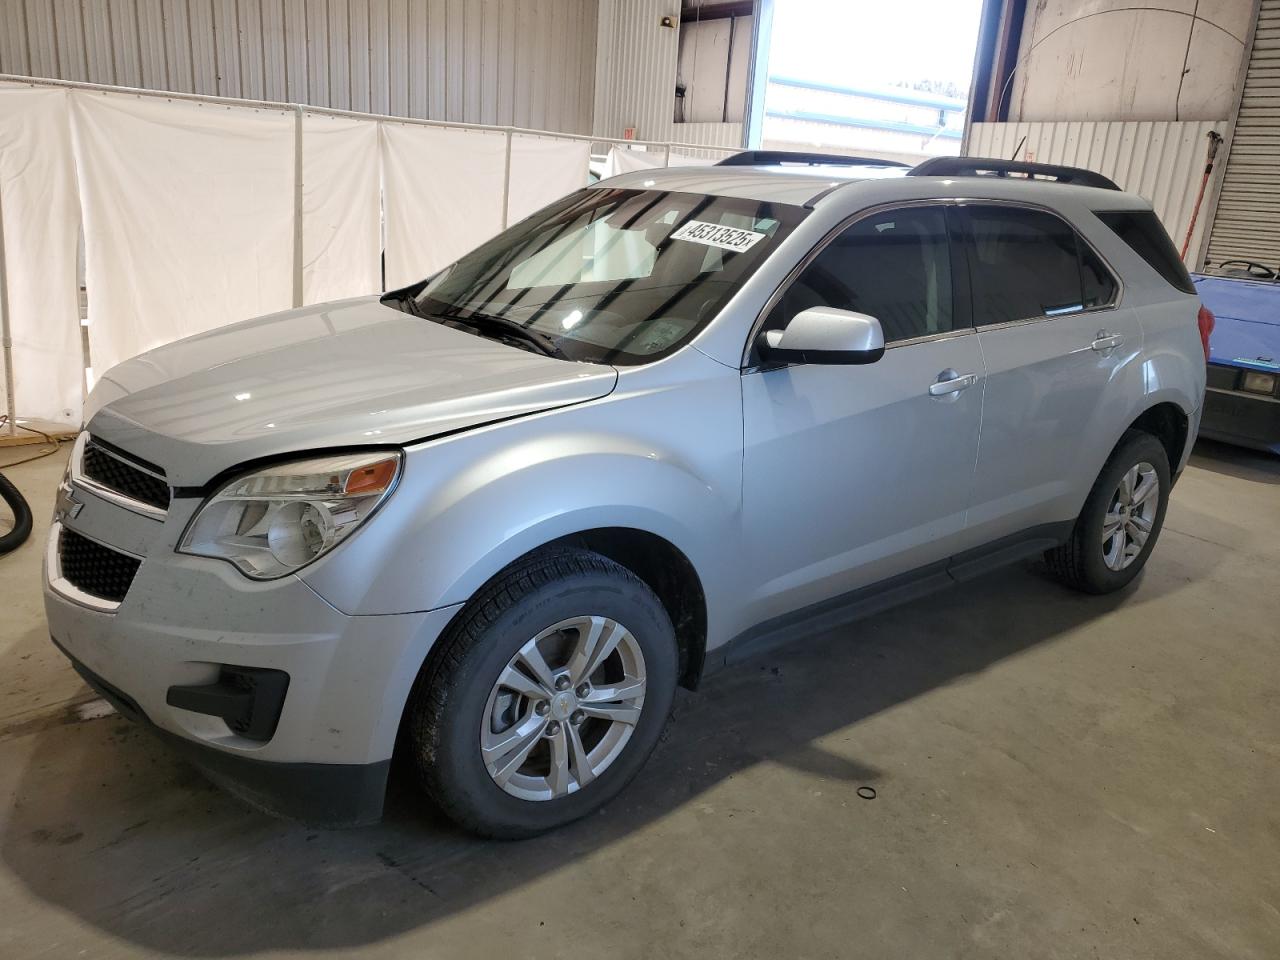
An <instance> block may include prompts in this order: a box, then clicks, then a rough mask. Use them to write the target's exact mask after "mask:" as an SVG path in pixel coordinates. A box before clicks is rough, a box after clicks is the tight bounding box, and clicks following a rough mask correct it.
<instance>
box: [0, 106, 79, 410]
mask: <svg viewBox="0 0 1280 960" xmlns="http://www.w3.org/2000/svg"><path fill="white" fill-rule="evenodd" d="M68 109H69V107H68V92H67V91H66V90H57V89H47V88H37V89H33V88H31V87H28V86H25V85H17V84H12V85H11V84H0V219H2V220H3V229H4V250H5V266H6V269H5V276H6V280H7V297H6V298H5V299H6V300H7V305H6V304H0V309H7V311H8V319H9V328H10V336H11V337H12V339H13V379H14V393H15V400H16V406H17V409H18V411H19V412H20V413H21V414H22V415H23V416H24V417H34V418H38V419H41V420H52V421H54V422H57V423H70V424H78V423H79V422H80V403H81V392H82V388H81V384H82V379H83V376H84V373H83V370H84V364H83V362H82V359H81V349H80V308H79V294H78V291H77V288H76V245H77V242H78V237H79V230H80V222H79V216H80V212H79V209H78V205H77V201H76V184H75V172H74V167H73V165H72V160H71V142H70V132H69V126H68V122H67V115H68ZM3 378H4V365H3V363H0V381H3ZM3 397H4V385H3V383H2V382H0V412H3Z"/></svg>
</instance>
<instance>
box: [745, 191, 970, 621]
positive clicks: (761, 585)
mask: <svg viewBox="0 0 1280 960" xmlns="http://www.w3.org/2000/svg"><path fill="white" fill-rule="evenodd" d="M952 260H953V254H952V244H951V243H950V242H949V238H948V229H947V218H946V216H945V207H943V206H941V205H925V206H909V207H904V208H901V209H897V210H890V211H884V212H878V213H875V214H871V215H868V216H867V217H865V218H863V219H861V220H858V221H857V222H855V223H854V224H853V225H852V226H850V227H848V228H847V229H846V230H845V231H843V232H842V233H841V234H840V235H839V236H837V237H836V238H835V239H834V240H833V241H832V242H831V243H830V244H828V245H827V246H826V247H825V248H824V249H823V250H822V252H821V253H819V254H818V255H817V257H816V258H815V259H814V260H813V261H812V262H811V263H810V264H809V265H808V266H807V267H806V268H805V269H804V271H803V272H802V273H801V274H800V275H799V276H798V277H797V278H796V279H795V281H794V282H793V283H792V284H791V285H790V287H788V289H787V290H786V291H785V293H784V294H783V296H782V297H781V299H780V300H779V301H778V303H777V305H776V307H775V308H774V309H773V310H772V311H771V313H770V315H769V317H768V318H767V320H766V328H782V327H785V326H786V323H787V322H788V321H789V320H790V318H791V317H793V316H795V315H796V313H798V312H799V311H801V310H803V309H805V308H807V307H812V306H817V305H826V306H831V307H837V308H841V309H845V310H854V311H857V312H859V313H865V314H869V315H870V316H873V317H876V318H877V319H878V320H879V321H880V324H881V326H882V327H883V329H884V334H885V341H886V346H887V349H886V350H885V354H884V357H883V358H882V359H880V360H879V361H877V362H875V363H871V364H866V365H862V366H839V365H830V366H828V365H817V364H792V365H788V366H784V367H779V368H774V369H754V370H751V371H749V372H747V373H745V374H744V376H743V377H742V391H743V420H744V432H745V438H744V439H745V452H744V464H743V519H742V522H743V529H744V540H745V544H746V550H745V553H744V556H743V563H744V564H745V567H746V569H745V570H744V571H743V572H744V574H745V576H744V582H746V583H748V584H749V585H750V588H751V590H752V593H751V595H750V596H748V597H746V598H744V599H746V600H747V601H748V602H747V604H746V609H745V610H744V615H745V617H746V618H747V620H748V621H755V622H759V621H763V620H768V619H771V618H772V617H775V616H779V615H781V614H784V613H788V612H790V611H793V610H796V609H798V608H801V607H806V606H808V605H810V604H813V603H817V602H820V601H822V600H826V599H829V598H831V597H834V596H838V595H840V594H843V593H846V592H848V591H851V590H854V589H857V588H859V587H862V586H866V585H869V584H872V583H875V582H877V581H880V580H884V579H886V578H888V577H892V576H894V575H896V574H900V573H904V572H906V571H908V570H913V569H915V568H918V567H921V566H924V565H926V564H929V563H931V562H933V561H938V560H942V559H945V558H946V557H948V556H949V555H950V553H951V551H952V548H953V546H954V545H955V544H956V543H957V542H958V539H959V538H960V536H961V535H962V532H963V530H964V526H965V509H966V507H967V506H968V502H969V496H970V489H971V485H972V481H973V470H974V460H975V456H976V453H977V447H978V426H979V420H980V416H981V410H982V391H983V384H984V374H985V370H984V367H983V361H982V354H981V351H980V349H979V347H978V341H977V336H976V335H975V334H974V332H973V330H972V328H971V327H970V325H969V322H968V315H967V311H966V310H964V309H960V310H957V306H956V303H957V301H956V298H955V296H954V294H953V289H952V277H953V274H954V273H955V272H956V271H954V270H953V263H952ZM962 305H963V306H967V303H964V301H962ZM944 382H945V383H946V385H947V387H950V388H952V389H947V388H944V387H941V386H939V384H940V383H944ZM931 388H932V389H931Z"/></svg>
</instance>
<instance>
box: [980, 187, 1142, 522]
mask: <svg viewBox="0 0 1280 960" xmlns="http://www.w3.org/2000/svg"><path fill="white" fill-rule="evenodd" d="M955 217H956V221H957V223H958V232H959V233H961V234H962V235H963V236H964V237H965V240H966V243H965V245H966V248H967V251H968V258H969V269H970V275H971V280H972V286H973V317H974V324H975V326H976V327H977V329H978V342H979V343H980V345H981V347H982V353H983V357H984V359H985V361H986V367H987V384H986V391H985V394H984V398H983V415H982V439H981V442H980V443H979V446H978V465H977V473H976V476H975V479H974V496H973V503H972V504H971V506H970V511H969V528H970V534H971V536H972V537H973V539H974V541H975V542H980V543H985V542H989V541H992V540H996V539H1000V538H1002V537H1006V536H1012V535H1016V534H1022V533H1025V532H1027V531H1029V530H1032V529H1034V528H1037V527H1039V526H1041V525H1044V524H1049V523H1053V522H1056V521H1066V520H1071V519H1074V517H1075V516H1076V514H1077V513H1078V512H1079V511H1080V508H1081V507H1082V505H1083V504H1084V500H1085V497H1086V496H1087V495H1088V492H1089V489H1090V487H1091V486H1092V485H1093V481H1094V479H1095V478H1096V477H1097V475H1098V472H1099V471H1100V470H1101V468H1102V465H1103V463H1105V461H1106V458H1107V456H1108V455H1109V454H1110V451H1111V449H1112V447H1113V446H1114V444H1115V443H1116V441H1117V440H1118V439H1119V438H1120V435H1121V433H1123V431H1124V429H1125V427H1126V426H1127V425H1128V423H1129V421H1130V419H1131V418H1132V416H1133V409H1134V398H1136V397H1140V396H1141V395H1142V393H1143V382H1142V366H1141V355H1142V330H1141V326H1140V324H1139V321H1138V319H1137V317H1136V315H1135V314H1134V312H1133V311H1132V310H1129V309H1126V308H1125V307H1124V306H1123V304H1122V303H1121V302H1120V297H1121V287H1120V283H1119V281H1118V280H1117V278H1116V275H1115V273H1114V271H1112V270H1111V268H1110V267H1109V266H1108V265H1107V264H1106V263H1105V262H1104V261H1103V260H1102V258H1101V256H1100V255H1099V254H1098V253H1097V252H1096V251H1095V250H1094V249H1093V247H1092V246H1091V245H1090V244H1089V243H1088V242H1087V241H1086V240H1085V239H1084V238H1083V237H1081V236H1080V235H1079V234H1078V233H1077V231H1076V230H1075V229H1074V228H1073V227H1072V226H1071V225H1070V224H1069V223H1067V221H1066V220H1064V219H1063V218H1061V217H1060V216H1058V215H1057V214H1055V213H1051V212H1049V211H1048V210H1045V209H1032V208H1027V207H1021V206H1016V205H1012V204H985V203H968V204H964V205H963V206H961V207H958V208H956V210H955Z"/></svg>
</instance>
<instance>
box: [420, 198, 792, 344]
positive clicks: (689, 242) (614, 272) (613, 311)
mask: <svg viewBox="0 0 1280 960" xmlns="http://www.w3.org/2000/svg"><path fill="white" fill-rule="evenodd" d="M807 212H808V211H806V210H804V209H803V208H801V207H796V206H791V205H789V204H778V203H766V202H763V201H759V200H744V199H740V198H735V197H710V196H705V195H701V194H689V193H669V192H662V191H656V190H618V189H614V190H608V189H596V190H583V191H580V192H578V193H575V194H572V195H570V196H568V197H566V198H565V199H563V200H561V201H559V202H557V203H555V204H553V205H551V206H550V207H547V208H545V209H543V210H540V211H539V212H538V213H535V214H534V215H533V216H531V217H529V218H528V219H527V220H524V221H522V222H521V223H518V224H516V225H515V226H514V227H512V228H511V229H510V230H507V231H505V232H503V233H501V234H499V235H498V236H496V237H494V238H493V239H492V240H490V241H488V242H487V243H485V244H484V245H482V246H480V247H478V248H477V249H475V250H473V251H472V252H471V253H469V254H467V255H466V256H465V257H463V258H462V259H461V260H459V261H458V262H457V263H455V264H453V265H452V266H450V267H446V268H445V269H444V270H442V271H441V272H440V273H438V274H436V275H435V276H434V277H432V278H431V279H430V280H429V281H428V282H427V283H426V285H425V287H423V288H422V289H421V290H420V291H419V290H415V289H413V288H410V289H409V290H407V291H405V293H407V294H410V295H412V296H413V298H414V307H415V309H414V312H416V313H420V314H424V315H426V316H430V317H433V318H436V319H439V320H441V321H444V322H449V323H451V324H459V325H464V326H467V327H468V328H474V329H475V330H476V331H478V332H480V333H483V334H486V335H493V336H495V337H497V338H498V339H503V340H507V341H508V342H511V343H513V344H516V345H528V341H530V340H532V341H539V340H541V341H544V342H549V344H550V345H552V347H553V348H554V350H555V352H556V353H557V354H558V355H561V356H564V357H567V358H569V359H573V360H586V361H592V362H597V363H612V364H622V365H625V364H637V363H647V362H649V361H651V360H656V359H658V358H660V357H664V356H666V355H667V354H669V353H671V352H673V351H675V350H676V349H678V348H679V347H680V346H682V345H683V344H684V343H686V342H688V340H689V339H690V338H692V337H693V335H694V334H696V333H697V332H698V331H699V330H700V329H701V328H702V327H703V326H705V325H706V324H707V323H708V322H709V321H710V320H711V319H712V317H714V316H715V315H716V314H717V313H718V312H719V311H720V309H721V308H722V307H723V306H724V305H725V304H726V303H727V302H728V300H729V298H730V297H731V296H732V295H733V293H734V291H736V290H737V289H738V287H739V286H741V284H742V283H743V281H744V280H745V279H746V278H747V277H748V276H750V275H751V274H752V273H753V272H754V271H755V270H756V268H757V267H759V266H760V264H761V263H763V262H764V261H765V259H766V258H767V257H768V256H769V254H770V252H771V251H772V250H773V249H774V248H775V247H776V245H777V244H778V242H779V241H780V240H781V239H782V238H783V237H784V236H786V234H787V233H788V232H789V231H790V230H791V228H792V227H794V226H795V225H796V224H797V223H799V222H800V220H801V219H803V217H804V216H805V214H806V213H807ZM495 318H496V320H497V321H499V322H494V321H495ZM504 322H505V323H504ZM512 324H518V325H519V327H522V328H524V330H525V331H527V332H528V333H531V334H533V335H534V336H533V337H532V338H529V337H525V338H523V339H524V341H525V343H522V342H521V339H519V338H513V337H511V336H510V335H509V334H510V333H511V332H512V331H511V325H512ZM503 327H506V330H505V332H504V330H503ZM514 332H515V333H517V334H519V333H521V331H520V330H515V331H514Z"/></svg>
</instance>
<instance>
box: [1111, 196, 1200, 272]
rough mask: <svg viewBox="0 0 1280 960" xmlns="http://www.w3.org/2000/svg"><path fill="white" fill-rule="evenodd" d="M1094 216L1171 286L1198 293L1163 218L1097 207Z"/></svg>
mask: <svg viewBox="0 0 1280 960" xmlns="http://www.w3.org/2000/svg"><path fill="white" fill-rule="evenodd" d="M1093 213H1094V216H1096V217H1097V218H1098V219H1099V220H1101V221H1102V222H1103V223H1104V224H1106V225H1107V227H1109V228H1110V230H1111V232H1112V233H1114V234H1115V235H1116V236H1117V237H1119V238H1120V239H1121V240H1123V241H1124V242H1125V243H1127V244H1128V245H1129V247H1130V248H1131V249H1132V250H1133V252H1134V253H1136V254H1137V255H1138V256H1140V257H1141V258H1142V259H1143V260H1145V261H1147V263H1149V264H1150V265H1151V267H1152V269H1154V270H1155V271H1156V273H1158V274H1160V276H1162V277H1164V279H1165V281H1166V282H1167V283H1168V284H1169V286H1171V287H1173V288H1174V289H1175V290H1181V291H1182V292H1183V293H1195V292H1196V288H1195V286H1194V285H1193V284H1192V283H1191V275H1190V274H1189V273H1187V268H1186V266H1184V265H1183V263H1182V258H1181V257H1179V256H1178V251H1177V250H1176V249H1175V248H1174V246H1173V241H1172V240H1170V239H1169V234H1168V233H1166V232H1165V229H1164V226H1163V225H1162V224H1161V223H1160V219H1159V218H1158V217H1157V216H1156V215H1155V213H1154V212H1152V211H1151V210H1095V211H1093Z"/></svg>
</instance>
